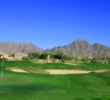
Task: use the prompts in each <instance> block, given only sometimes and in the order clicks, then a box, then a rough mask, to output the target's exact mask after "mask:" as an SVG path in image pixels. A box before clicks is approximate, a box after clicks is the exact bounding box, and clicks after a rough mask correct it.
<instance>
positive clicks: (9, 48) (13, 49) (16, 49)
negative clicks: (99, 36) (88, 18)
mask: <svg viewBox="0 0 110 100" xmlns="http://www.w3.org/2000/svg"><path fill="white" fill-rule="evenodd" d="M58 50H59V51H61V52H63V53H64V54H66V55H70V56H78V57H85V56H88V57H110V48H109V47H107V46H105V45H102V44H98V43H95V44H90V43H89V42H87V41H85V40H83V39H79V40H76V41H74V42H72V43H70V44H69V45H66V46H58V47H54V48H52V49H46V50H43V49H41V48H39V47H36V46H35V45H33V44H32V43H28V42H22V43H14V42H2V43H0V52H4V53H7V54H13V53H29V52H46V53H55V52H56V51H58Z"/></svg>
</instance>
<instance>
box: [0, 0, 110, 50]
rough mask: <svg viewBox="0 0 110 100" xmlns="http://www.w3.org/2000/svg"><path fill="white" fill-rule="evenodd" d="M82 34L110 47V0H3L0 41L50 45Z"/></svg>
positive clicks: (74, 38) (1, 5)
mask: <svg viewBox="0 0 110 100" xmlns="http://www.w3.org/2000/svg"><path fill="white" fill-rule="evenodd" d="M80 38H81V39H85V40H87V41H88V42H89V43H92V44H93V43H96V42H97V43H101V44H104V45H106V46H109V47H110V0H0V42H4V41H12V42H31V43H33V44H35V45H36V46H38V47H40V48H43V49H47V48H52V47H55V46H59V45H60V46H63V45H68V44H69V43H71V42H73V41H75V40H77V39H80Z"/></svg>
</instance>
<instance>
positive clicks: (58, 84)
mask: <svg viewBox="0 0 110 100" xmlns="http://www.w3.org/2000/svg"><path fill="white" fill-rule="evenodd" d="M10 66H11V67H23V68H24V67H25V68H27V67H30V68H34V67H35V68H41V69H42V68H43V69H57V68H60V69H76V68H78V69H88V70H93V69H95V70H96V69H110V67H109V66H110V65H109V64H107V65H106V64H83V65H82V66H81V65H80V66H74V65H66V64H54V63H51V64H36V63H32V62H29V61H14V62H5V67H10ZM45 66H46V67H45ZM0 74H1V71H0ZM0 100H110V72H107V73H100V74H96V73H90V74H82V75H80V74H79V75H48V74H45V75H43V74H35V73H15V72H11V71H6V70H5V71H4V77H3V78H0Z"/></svg>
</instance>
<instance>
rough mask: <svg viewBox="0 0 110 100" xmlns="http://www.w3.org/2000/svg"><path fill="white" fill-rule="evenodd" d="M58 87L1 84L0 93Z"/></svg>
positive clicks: (46, 89) (54, 87)
mask: <svg viewBox="0 0 110 100" xmlns="http://www.w3.org/2000/svg"><path fill="white" fill-rule="evenodd" d="M56 88H58V87H56V86H52V85H25V86H24V85H23V86H17V85H13V86H0V93H2V92H11V91H15V92H16V91H21V92H22V91H30V92H32V91H33V92H34V91H48V90H53V89H56Z"/></svg>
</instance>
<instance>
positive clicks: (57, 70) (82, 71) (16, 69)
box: [6, 67, 110, 74]
mask: <svg viewBox="0 0 110 100" xmlns="http://www.w3.org/2000/svg"><path fill="white" fill-rule="evenodd" d="M6 70H10V71H13V72H20V73H29V72H28V71H26V70H24V69H21V68H17V67H9V68H6ZM46 71H47V72H49V73H50V74H88V73H91V72H95V73H103V72H108V71H110V70H108V69H104V70H93V71H88V70H80V69H79V70H77V69H76V70H63V69H60V70H59V69H49V70H46Z"/></svg>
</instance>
